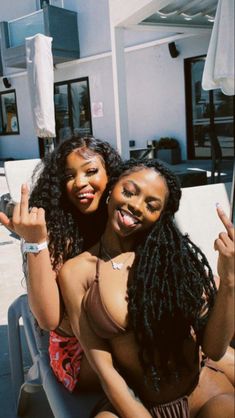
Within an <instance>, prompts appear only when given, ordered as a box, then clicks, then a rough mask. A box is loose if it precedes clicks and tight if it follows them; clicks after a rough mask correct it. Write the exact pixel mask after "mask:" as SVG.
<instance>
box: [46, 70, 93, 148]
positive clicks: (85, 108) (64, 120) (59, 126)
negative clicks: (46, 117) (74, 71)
mask: <svg viewBox="0 0 235 418" xmlns="http://www.w3.org/2000/svg"><path fill="white" fill-rule="evenodd" d="M54 97H55V115H56V133H57V138H58V139H59V140H64V139H66V138H68V137H69V136H70V135H71V134H72V133H75V134H76V133H77V134H81V135H85V134H92V126H91V111H90V95H89V85H88V78H83V79H77V80H70V81H66V82H62V83H56V84H55V96H54Z"/></svg>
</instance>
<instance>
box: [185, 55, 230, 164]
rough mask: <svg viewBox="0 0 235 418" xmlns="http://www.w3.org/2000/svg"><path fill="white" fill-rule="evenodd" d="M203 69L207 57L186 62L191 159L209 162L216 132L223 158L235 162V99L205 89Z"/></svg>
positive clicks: (188, 132)
mask: <svg viewBox="0 0 235 418" xmlns="http://www.w3.org/2000/svg"><path fill="white" fill-rule="evenodd" d="M204 65H205V57H204V56H201V57H195V58H189V59H186V60H185V81H186V109H187V138H188V156H189V158H209V159H210V158H211V140H210V132H214V133H215V135H216V137H217V138H218V141H219V145H220V148H221V151H222V155H223V158H234V116H233V115H234V97H233V96H225V95H224V94H223V93H222V92H221V91H220V89H216V90H210V91H205V90H203V89H202V85H201V83H202V74H203V70H204Z"/></svg>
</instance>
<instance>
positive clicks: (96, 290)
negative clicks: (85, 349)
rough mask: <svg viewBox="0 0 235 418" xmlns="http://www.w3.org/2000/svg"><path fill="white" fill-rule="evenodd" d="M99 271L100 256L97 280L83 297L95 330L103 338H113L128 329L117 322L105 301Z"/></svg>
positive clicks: (89, 319)
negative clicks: (101, 292)
mask: <svg viewBox="0 0 235 418" xmlns="http://www.w3.org/2000/svg"><path fill="white" fill-rule="evenodd" d="M99 273H100V259H99V257H98V258H97V262H96V276H95V280H94V281H93V282H92V284H91V286H90V288H89V290H88V293H87V294H86V296H85V298H84V299H83V306H84V309H85V311H86V313H87V317H88V321H89V323H90V326H91V328H92V329H93V331H94V332H95V333H96V334H97V335H98V336H99V337H101V338H105V339H112V338H114V337H115V336H117V335H118V334H120V333H124V332H126V329H125V328H122V327H121V326H120V325H119V324H117V322H116V321H115V320H114V319H113V318H112V317H111V316H110V314H109V312H108V311H107V309H106V307H105V305H104V303H103V300H102V297H101V294H100V287H99Z"/></svg>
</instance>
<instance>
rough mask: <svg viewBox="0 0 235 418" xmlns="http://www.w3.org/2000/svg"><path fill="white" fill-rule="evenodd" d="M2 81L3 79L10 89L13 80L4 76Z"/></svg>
mask: <svg viewBox="0 0 235 418" xmlns="http://www.w3.org/2000/svg"><path fill="white" fill-rule="evenodd" d="M2 81H3V84H4V86H5V87H6V89H9V88H10V87H11V82H10V80H8V78H7V77H3V79H2Z"/></svg>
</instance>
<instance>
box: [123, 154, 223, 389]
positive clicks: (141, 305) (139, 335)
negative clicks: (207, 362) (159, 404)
mask: <svg viewBox="0 0 235 418" xmlns="http://www.w3.org/2000/svg"><path fill="white" fill-rule="evenodd" d="M142 168H154V169H155V170H156V171H157V172H159V173H160V175H161V176H162V177H163V178H164V179H165V181H166V184H167V187H168V190H169V196H168V199H167V203H166V206H165V208H164V209H163V212H162V214H161V216H160V218H159V219H158V221H157V222H156V224H155V225H154V227H153V228H152V230H151V231H150V232H149V233H148V235H147V237H145V238H144V239H142V242H140V243H139V247H138V249H137V254H138V255H137V258H136V263H135V270H134V274H133V280H131V283H130V284H129V287H128V298H129V303H128V315H129V316H128V318H129V326H130V327H131V328H132V329H133V331H134V334H135V337H136V339H137V343H138V346H139V357H140V361H141V364H142V366H143V369H144V371H145V376H147V375H148V376H150V377H151V378H152V382H153V386H154V387H155V389H156V390H158V389H159V384H160V382H161V381H162V380H165V379H168V378H169V376H170V373H171V372H170V370H169V367H168V364H169V361H170V360H171V362H172V360H173V362H174V364H175V365H176V368H175V370H176V371H177V370H180V369H181V366H182V365H183V364H185V362H183V361H184V358H183V354H182V353H183V350H182V348H183V343H184V341H185V339H186V338H187V337H188V336H189V334H190V330H191V327H193V328H194V330H195V332H196V334H197V335H198V337H199V336H200V335H201V334H202V332H203V328H204V326H205V323H206V320H207V317H208V314H209V312H210V310H211V308H212V306H213V304H214V299H215V294H216V287H215V283H214V279H213V274H212V271H211V268H210V266H209V264H208V261H207V259H206V257H205V255H204V254H203V253H202V251H201V250H200V249H199V248H198V247H197V246H196V245H195V244H193V243H192V242H191V240H190V239H189V237H188V236H187V235H182V234H181V232H180V231H179V229H178V228H177V226H176V224H175V222H174V214H175V212H176V211H177V210H178V208H179V202H180V197H181V190H180V184H179V181H178V179H177V177H176V176H175V175H174V174H173V173H172V172H171V171H170V170H169V169H168V168H167V167H165V166H164V165H163V164H162V163H161V162H159V161H158V160H146V161H140V162H138V161H136V160H130V161H127V162H126V163H124V164H123V165H122V166H121V168H120V171H119V173H123V174H121V176H123V175H124V176H125V175H127V174H128V173H130V172H132V171H136V170H140V169H142ZM156 352H157V353H158V355H159V359H160V364H161V370H159V367H156V364H155V354H156ZM175 375H177V372H175Z"/></svg>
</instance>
